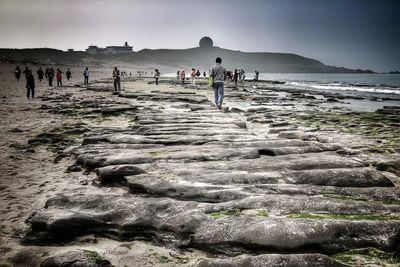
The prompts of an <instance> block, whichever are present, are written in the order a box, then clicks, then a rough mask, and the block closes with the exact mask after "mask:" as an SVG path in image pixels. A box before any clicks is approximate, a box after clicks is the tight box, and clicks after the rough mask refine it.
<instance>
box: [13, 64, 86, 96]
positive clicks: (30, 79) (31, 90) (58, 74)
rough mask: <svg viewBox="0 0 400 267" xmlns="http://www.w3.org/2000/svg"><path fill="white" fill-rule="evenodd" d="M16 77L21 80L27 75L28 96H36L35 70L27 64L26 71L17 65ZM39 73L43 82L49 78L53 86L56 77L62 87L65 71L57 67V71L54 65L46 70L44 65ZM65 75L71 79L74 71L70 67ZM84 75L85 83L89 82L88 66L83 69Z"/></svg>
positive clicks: (50, 84)
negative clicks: (22, 76)
mask: <svg viewBox="0 0 400 267" xmlns="http://www.w3.org/2000/svg"><path fill="white" fill-rule="evenodd" d="M14 74H15V78H16V79H17V81H18V82H19V80H20V79H21V75H22V74H23V75H24V76H25V81H26V89H27V97H28V99H29V98H30V97H31V98H35V77H34V76H33V71H32V70H31V69H29V68H28V67H27V66H26V67H25V69H24V71H22V70H21V68H20V67H19V66H17V67H16V68H15V70H14ZM36 74H37V79H38V80H39V82H40V83H41V82H42V80H43V79H44V78H46V79H47V81H48V83H49V86H53V80H54V77H55V78H56V81H57V87H62V86H63V85H62V80H63V75H62V74H63V71H61V69H59V68H57V70H56V71H55V70H54V68H53V67H47V68H46V69H45V70H44V71H43V69H42V67H39V69H38V70H37V71H36ZM65 76H66V77H67V80H69V79H71V77H72V72H71V70H70V68H68V69H67V71H66V72H65ZM83 77H84V83H85V84H88V83H89V68H88V67H86V68H85V70H84V71H83Z"/></svg>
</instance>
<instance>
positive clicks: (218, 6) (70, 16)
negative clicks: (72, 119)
mask: <svg viewBox="0 0 400 267" xmlns="http://www.w3.org/2000/svg"><path fill="white" fill-rule="evenodd" d="M0 3H1V5H0V47H1V48H32V47H51V48H58V49H63V50H66V49H68V48H74V49H76V50H83V49H85V48H86V47H87V46H88V45H91V44H94V45H98V46H107V45H122V44H123V43H124V42H125V41H128V42H129V44H130V45H133V47H134V50H135V51H138V50H141V49H143V48H152V49H155V48H177V49H181V48H190V47H195V46H198V41H199V39H200V38H201V37H203V36H210V37H211V38H212V39H213V40H214V44H215V45H217V46H220V47H223V48H229V49H234V50H241V51H257V52H290V53H296V54H300V55H302V56H306V57H311V58H315V59H318V60H320V61H322V62H323V63H325V64H329V65H335V66H345V67H351V68H363V69H367V68H369V69H373V70H376V71H388V70H395V69H399V70H400V1H397V0H213V1H211V0H195V1H191V0H158V1H156V0H142V1H139V0H0Z"/></svg>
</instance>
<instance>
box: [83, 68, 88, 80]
mask: <svg viewBox="0 0 400 267" xmlns="http://www.w3.org/2000/svg"><path fill="white" fill-rule="evenodd" d="M83 77H84V80H83V83H84V84H88V83H89V68H88V67H86V69H85V70H84V71H83Z"/></svg>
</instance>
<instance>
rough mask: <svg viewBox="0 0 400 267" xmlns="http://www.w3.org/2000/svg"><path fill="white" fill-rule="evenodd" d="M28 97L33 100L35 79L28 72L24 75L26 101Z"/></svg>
mask: <svg viewBox="0 0 400 267" xmlns="http://www.w3.org/2000/svg"><path fill="white" fill-rule="evenodd" d="M30 95H31V96H32V99H34V98H35V78H34V77H33V75H32V71H31V70H28V71H27V74H26V96H27V98H28V99H29V96H30Z"/></svg>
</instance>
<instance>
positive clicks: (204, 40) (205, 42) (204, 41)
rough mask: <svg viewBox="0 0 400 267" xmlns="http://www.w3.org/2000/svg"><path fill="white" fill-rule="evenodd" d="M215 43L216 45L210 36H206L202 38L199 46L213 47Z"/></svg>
mask: <svg viewBox="0 0 400 267" xmlns="http://www.w3.org/2000/svg"><path fill="white" fill-rule="evenodd" d="M213 45H214V42H213V40H212V39H211V38H210V37H208V36H204V37H203V38H201V39H200V42H199V46H200V47H201V48H206V47H213Z"/></svg>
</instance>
